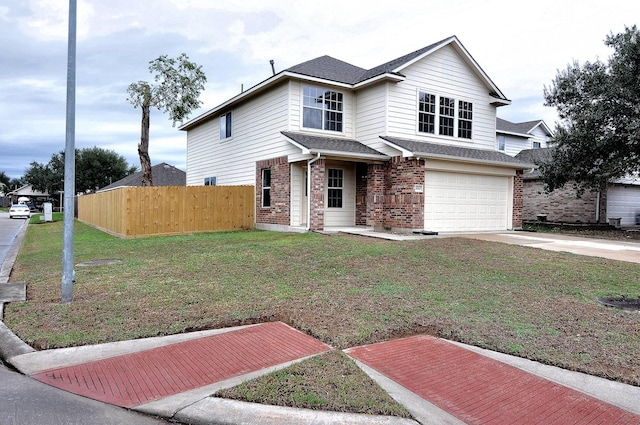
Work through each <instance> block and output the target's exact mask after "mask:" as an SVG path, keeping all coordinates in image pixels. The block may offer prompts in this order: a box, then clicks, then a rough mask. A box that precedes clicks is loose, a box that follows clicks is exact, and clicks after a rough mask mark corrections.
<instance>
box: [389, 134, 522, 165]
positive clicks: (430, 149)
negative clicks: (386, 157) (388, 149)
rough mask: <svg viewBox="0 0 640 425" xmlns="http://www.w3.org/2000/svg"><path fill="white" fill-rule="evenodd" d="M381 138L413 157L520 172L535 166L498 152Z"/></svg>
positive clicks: (395, 138)
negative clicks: (478, 164) (492, 166)
mask: <svg viewBox="0 0 640 425" xmlns="http://www.w3.org/2000/svg"><path fill="white" fill-rule="evenodd" d="M380 138H381V139H382V140H384V141H385V142H387V144H389V145H390V146H392V147H395V148H396V149H399V150H402V151H405V153H408V154H410V155H412V156H420V157H423V158H437V159H449V160H455V161H465V162H476V163H484V164H492V165H498V166H503V167H509V168H515V169H518V170H525V169H530V168H533V164H531V163H529V162H526V161H522V160H520V159H517V158H514V157H512V156H509V155H507V154H504V153H502V152H498V151H492V150H487V149H474V148H464V147H459V146H452V145H443V144H439V143H428V142H418V141H416V140H409V139H401V138H397V137H388V136H380Z"/></svg>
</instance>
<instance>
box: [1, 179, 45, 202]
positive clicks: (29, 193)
mask: <svg viewBox="0 0 640 425" xmlns="http://www.w3.org/2000/svg"><path fill="white" fill-rule="evenodd" d="M7 196H9V197H10V198H11V202H12V203H14V204H17V203H18V198H22V197H26V198H29V199H30V200H31V201H33V202H34V204H36V205H39V204H41V203H42V202H46V201H48V200H49V194H48V193H45V192H40V191H38V190H34V189H33V186H32V185H30V184H27V185H24V186H22V187H20V188H18V189H16V190H14V191H11V192H9V193H7Z"/></svg>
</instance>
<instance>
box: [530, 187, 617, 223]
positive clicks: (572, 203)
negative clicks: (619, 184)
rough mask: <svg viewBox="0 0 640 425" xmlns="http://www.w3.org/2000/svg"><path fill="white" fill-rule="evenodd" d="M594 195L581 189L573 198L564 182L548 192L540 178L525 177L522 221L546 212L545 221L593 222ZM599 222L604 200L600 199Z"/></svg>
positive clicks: (596, 195) (573, 192) (571, 189)
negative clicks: (577, 195)
mask: <svg viewBox="0 0 640 425" xmlns="http://www.w3.org/2000/svg"><path fill="white" fill-rule="evenodd" d="M597 199H598V194H597V193H596V192H585V193H584V194H583V195H582V197H580V198H577V197H576V192H575V190H574V189H573V187H572V186H571V184H567V185H566V186H565V187H563V188H562V189H557V190H554V191H553V192H551V193H550V194H547V193H545V191H544V184H543V183H542V181H541V180H525V181H524V185H523V208H522V218H523V220H527V221H528V220H537V215H538V214H546V215H547V221H553V222H565V223H576V222H582V223H595V222H596V208H597ZM600 210H601V211H600V222H601V223H604V222H606V200H605V199H604V198H603V199H601V202H600Z"/></svg>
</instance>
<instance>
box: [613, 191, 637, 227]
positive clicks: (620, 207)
mask: <svg viewBox="0 0 640 425" xmlns="http://www.w3.org/2000/svg"><path fill="white" fill-rule="evenodd" d="M607 218H621V219H622V220H620V224H621V225H622V226H632V225H636V224H640V223H639V222H638V221H639V220H640V186H637V185H622V184H620V185H618V184H616V185H612V186H609V190H608V191H607Z"/></svg>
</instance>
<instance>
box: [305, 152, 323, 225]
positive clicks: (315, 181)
mask: <svg viewBox="0 0 640 425" xmlns="http://www.w3.org/2000/svg"><path fill="white" fill-rule="evenodd" d="M325 169H326V161H325V159H324V158H320V159H318V160H317V161H315V162H314V163H313V164H311V193H310V194H309V196H310V197H311V211H310V217H309V224H310V226H309V229H310V230H323V229H324V176H325V172H326V171H325Z"/></svg>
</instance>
